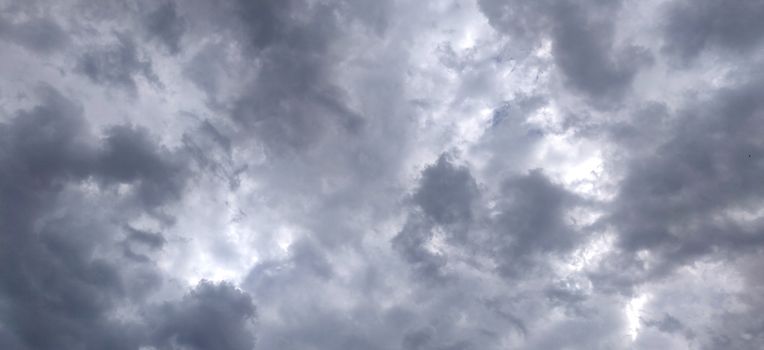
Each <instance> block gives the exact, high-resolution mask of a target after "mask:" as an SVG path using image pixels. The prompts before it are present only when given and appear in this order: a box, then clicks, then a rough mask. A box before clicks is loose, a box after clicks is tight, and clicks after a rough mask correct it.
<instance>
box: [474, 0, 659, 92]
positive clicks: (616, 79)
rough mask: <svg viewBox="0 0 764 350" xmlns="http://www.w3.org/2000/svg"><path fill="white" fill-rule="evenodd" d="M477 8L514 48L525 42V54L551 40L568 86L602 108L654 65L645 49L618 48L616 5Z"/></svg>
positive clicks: (495, 4)
mask: <svg viewBox="0 0 764 350" xmlns="http://www.w3.org/2000/svg"><path fill="white" fill-rule="evenodd" d="M479 4H480V8H481V10H482V11H483V13H484V14H485V16H486V17H487V18H488V20H489V22H490V23H491V25H492V26H493V27H495V28H496V29H497V30H500V31H502V32H504V33H506V34H508V35H509V36H510V38H511V39H512V40H513V43H516V44H520V45H522V44H523V43H525V45H527V46H525V47H524V48H525V50H531V49H533V48H536V47H539V46H540V44H541V40H542V39H544V38H549V39H550V40H551V45H552V56H553V59H554V62H555V64H556V66H557V67H558V69H559V70H560V71H561V72H562V74H563V76H564V82H565V83H566V84H567V85H569V86H570V87H571V88H573V89H574V90H577V91H579V92H581V93H583V95H584V96H586V97H588V98H589V99H590V100H592V101H593V102H595V103H596V104H595V105H598V106H603V107H604V106H612V105H613V102H614V101H613V100H614V99H615V100H617V99H619V98H621V97H623V95H624V94H625V93H626V92H628V90H629V89H630V87H631V82H632V80H633V79H634V76H635V74H636V73H637V72H638V70H639V68H640V67H642V66H643V65H645V64H646V63H649V62H650V61H651V58H650V57H651V56H650V54H649V52H647V51H646V50H645V49H643V48H640V47H637V46H625V47H618V46H617V45H616V44H617V43H615V42H614V40H613V36H614V26H615V23H614V22H613V18H614V17H615V16H616V15H617V13H618V11H619V10H620V8H621V5H620V2H618V1H614V2H602V1H582V2H571V1H537V2H522V1H515V2H503V1H494V0H482V1H480V2H479ZM524 54H525V55H528V54H529V52H525V53H524Z"/></svg>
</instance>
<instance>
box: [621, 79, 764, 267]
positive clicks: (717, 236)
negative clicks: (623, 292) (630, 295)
mask: <svg viewBox="0 0 764 350" xmlns="http://www.w3.org/2000/svg"><path fill="white" fill-rule="evenodd" d="M760 90H761V80H760V79H756V78H754V80H753V81H751V82H749V83H746V84H742V85H740V86H739V87H733V88H726V89H721V90H719V91H717V92H716V93H714V94H713V95H712V96H711V97H710V98H706V99H701V100H700V101H696V102H695V103H694V104H692V105H689V106H688V107H687V108H685V109H684V110H682V111H681V112H680V115H679V116H677V117H676V119H675V120H674V122H673V123H672V124H671V125H670V126H668V128H669V130H670V132H669V133H668V136H666V139H665V140H663V141H662V142H661V143H659V146H658V147H657V149H656V150H655V151H654V152H650V153H648V154H645V155H642V156H639V155H637V156H635V157H634V159H632V160H631V162H630V163H629V172H628V174H627V176H626V178H625V179H624V181H623V183H622V184H621V186H620V190H619V194H618V197H617V198H616V200H615V202H614V203H613V213H612V215H611V216H610V217H609V218H608V219H607V221H608V222H609V223H610V224H611V225H613V227H614V228H616V229H617V230H619V246H620V247H621V248H622V249H623V250H624V251H625V252H629V253H636V252H638V251H640V250H646V251H648V252H650V253H651V254H653V257H652V259H654V260H652V261H651V263H650V267H649V271H645V272H646V273H647V272H649V273H650V274H653V273H655V274H658V275H663V274H665V273H667V272H670V271H672V270H673V269H674V268H675V267H676V266H681V265H684V264H687V263H691V262H692V261H694V260H695V259H698V258H700V257H703V256H707V255H712V254H717V253H723V252H726V251H730V250H731V251H737V252H739V253H740V252H744V251H749V250H751V249H756V247H760V246H761V245H762V244H764V240H762V238H761V237H760V235H758V232H759V231H760V230H761V226H760V224H759V223H757V222H751V223H750V224H743V223H741V222H739V221H738V220H737V219H735V218H734V217H732V216H731V215H732V214H731V212H733V211H735V210H743V211H745V210H749V208H752V207H755V206H756V205H758V203H759V197H760V195H761V192H762V191H763V190H764V187H762V186H761V183H760V181H758V175H757V174H760V173H761V172H762V171H764V169H762V168H761V167H762V162H761V161H760V159H761V157H762V153H763V152H764V145H762V142H761V141H760V138H759V137H758V135H759V134H760V133H761V132H764V130H762V126H761V125H760V123H758V116H759V115H760V114H761V111H762V104H761V102H760V101H761V98H760V96H759V95H760V93H759V91H760ZM709 135H712V136H711V137H709ZM639 260H640V259H637V260H636V261H639Z"/></svg>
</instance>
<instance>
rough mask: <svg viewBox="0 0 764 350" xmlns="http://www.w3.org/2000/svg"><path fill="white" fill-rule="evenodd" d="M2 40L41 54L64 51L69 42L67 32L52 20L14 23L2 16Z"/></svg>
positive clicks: (0, 30) (38, 19) (0, 18)
mask: <svg viewBox="0 0 764 350" xmlns="http://www.w3.org/2000/svg"><path fill="white" fill-rule="evenodd" d="M0 38H3V39H5V40H8V41H10V42H12V43H16V44H18V45H20V46H22V47H24V48H27V49H29V50H32V51H34V52H37V53H41V54H49V53H51V52H54V51H56V50H59V49H62V48H63V47H65V46H67V45H68V42H69V36H68V34H67V33H66V31H65V30H64V29H63V28H61V26H60V25H59V24H58V23H57V22H56V21H54V20H52V19H50V18H31V19H28V20H26V21H20V22H14V21H12V20H9V19H7V18H4V16H0Z"/></svg>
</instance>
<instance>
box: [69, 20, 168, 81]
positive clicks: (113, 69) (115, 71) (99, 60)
mask: <svg viewBox="0 0 764 350" xmlns="http://www.w3.org/2000/svg"><path fill="white" fill-rule="evenodd" d="M76 71H77V72H78V73H81V74H83V75H85V76H86V77H87V78H88V79H90V80H91V81H92V82H94V83H96V84H103V85H106V86H113V87H118V88H123V89H126V90H127V91H128V92H130V93H133V94H134V93H136V92H137V90H136V82H135V79H136V77H137V76H140V77H143V78H144V79H146V80H147V81H148V82H150V83H152V84H155V85H158V86H161V83H160V82H159V78H158V77H157V76H156V74H155V73H154V70H153V68H152V66H151V61H150V59H147V58H143V57H141V54H140V52H139V50H138V47H137V46H136V44H135V42H134V41H133V39H131V38H130V37H128V36H126V35H124V34H119V35H117V43H115V44H113V45H108V46H104V47H95V48H91V49H90V50H89V51H86V52H85V53H84V54H82V56H80V57H79V59H78V61H77V66H76Z"/></svg>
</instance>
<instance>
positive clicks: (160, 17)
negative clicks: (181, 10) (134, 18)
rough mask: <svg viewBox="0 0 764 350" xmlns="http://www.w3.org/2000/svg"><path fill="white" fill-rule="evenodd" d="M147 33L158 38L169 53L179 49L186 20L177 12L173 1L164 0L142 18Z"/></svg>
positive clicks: (152, 37)
mask: <svg viewBox="0 0 764 350" xmlns="http://www.w3.org/2000/svg"><path fill="white" fill-rule="evenodd" d="M144 23H145V27H146V31H147V33H148V34H147V35H148V37H149V38H151V39H156V40H159V42H160V43H162V45H164V46H165V47H166V48H167V50H168V51H169V52H170V53H173V54H174V53H178V52H179V51H180V48H181V46H180V41H181V39H182V38H183V34H184V32H185V30H186V21H185V19H184V18H183V17H181V16H180V15H179V14H178V11H177V6H176V5H175V2H173V1H166V2H163V3H161V4H160V5H159V7H157V8H156V10H154V11H152V12H150V13H148V14H147V15H146V16H145V18H144Z"/></svg>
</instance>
